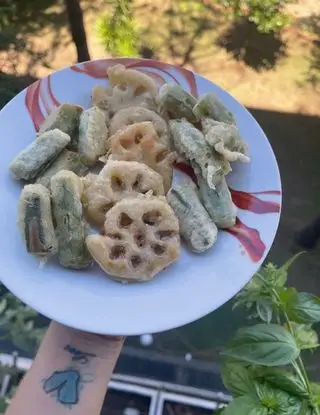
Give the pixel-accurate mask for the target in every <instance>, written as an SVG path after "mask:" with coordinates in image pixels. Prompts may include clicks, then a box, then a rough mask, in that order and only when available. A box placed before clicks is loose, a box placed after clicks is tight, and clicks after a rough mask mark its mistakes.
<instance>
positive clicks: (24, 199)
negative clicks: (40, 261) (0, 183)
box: [17, 184, 58, 258]
mask: <svg viewBox="0 0 320 415" xmlns="http://www.w3.org/2000/svg"><path fill="white" fill-rule="evenodd" d="M17 222H18V226H19V229H20V233H21V235H22V238H23V240H24V243H25V246H26V249H27V251H28V252H29V253H30V254H32V255H37V256H39V257H42V258H46V257H49V256H51V255H53V254H55V253H56V252H57V246H58V244H57V239H56V237H55V232H54V227H53V222H52V212H51V200H50V192H49V190H48V189H46V188H45V187H44V186H42V185H41V184H29V185H27V186H25V187H24V189H23V190H22V193H21V195H20V199H19V210H18V221H17Z"/></svg>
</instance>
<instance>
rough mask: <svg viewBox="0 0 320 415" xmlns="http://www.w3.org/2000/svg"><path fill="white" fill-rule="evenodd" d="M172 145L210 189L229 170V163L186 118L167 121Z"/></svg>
mask: <svg viewBox="0 0 320 415" xmlns="http://www.w3.org/2000/svg"><path fill="white" fill-rule="evenodd" d="M169 125H170V130H171V133H172V139H173V143H174V146H175V148H176V150H177V152H178V153H179V155H181V156H183V157H184V158H185V159H186V160H188V161H189V162H190V164H191V165H192V167H193V168H194V171H195V173H196V174H197V176H202V177H203V178H204V180H205V181H206V182H207V184H208V186H209V187H210V188H211V189H214V188H215V185H216V184H217V183H218V182H219V181H220V180H221V178H222V177H224V176H226V175H227V174H228V173H229V172H230V171H231V166H230V163H229V162H228V161H227V160H225V159H224V158H223V157H222V156H221V155H220V154H218V153H217V152H216V151H215V150H214V149H213V148H212V147H211V146H210V145H209V143H208V142H207V141H206V140H205V138H204V135H203V134H202V132H201V131H199V130H198V129H197V128H195V127H194V126H193V125H192V124H190V123H189V122H188V121H186V120H171V121H170V122H169Z"/></svg>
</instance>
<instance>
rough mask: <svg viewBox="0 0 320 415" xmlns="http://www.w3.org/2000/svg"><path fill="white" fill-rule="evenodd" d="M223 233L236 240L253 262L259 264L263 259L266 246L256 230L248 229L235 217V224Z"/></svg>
mask: <svg viewBox="0 0 320 415" xmlns="http://www.w3.org/2000/svg"><path fill="white" fill-rule="evenodd" d="M225 232H228V233H230V234H231V235H233V236H235V237H236V238H237V239H238V241H239V242H240V243H241V244H242V246H243V247H244V249H245V250H246V251H247V252H248V255H249V257H250V258H251V260H252V261H253V262H259V261H260V259H261V258H262V257H263V254H264V251H265V250H266V246H265V244H264V242H263V241H262V240H261V237H260V233H259V232H258V231H257V229H254V228H250V227H249V226H247V225H245V224H244V223H243V222H241V220H240V219H239V218H238V217H237V219H236V224H235V225H234V226H233V227H232V228H229V229H225Z"/></svg>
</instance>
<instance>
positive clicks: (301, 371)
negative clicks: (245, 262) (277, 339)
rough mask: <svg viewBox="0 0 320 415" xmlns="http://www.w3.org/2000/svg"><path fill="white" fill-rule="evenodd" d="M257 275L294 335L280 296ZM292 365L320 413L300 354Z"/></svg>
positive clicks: (319, 412)
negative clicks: (276, 303)
mask: <svg viewBox="0 0 320 415" xmlns="http://www.w3.org/2000/svg"><path fill="white" fill-rule="evenodd" d="M257 276H258V277H259V278H260V279H261V280H262V281H263V282H264V283H265V284H266V286H267V287H268V288H269V289H270V292H271V293H272V295H273V296H274V298H276V300H277V302H278V307H279V308H280V310H281V312H282V314H283V317H284V319H285V322H286V324H287V327H288V330H289V332H290V333H291V335H292V336H293V337H294V330H293V327H292V324H291V321H290V319H289V317H288V314H287V311H286V309H285V307H284V306H283V305H282V303H281V298H280V297H279V294H278V292H277V291H276V290H275V289H274V288H273V287H272V285H271V284H270V283H269V282H268V281H267V280H266V279H265V278H263V276H262V275H261V274H259V273H257ZM292 366H293V367H294V369H295V371H296V372H297V375H298V376H299V377H300V378H301V380H302V381H303V383H304V384H305V386H306V388H307V390H308V393H309V398H310V404H311V405H312V407H313V410H314V413H315V415H320V409H319V407H318V405H317V404H316V403H315V398H314V394H313V392H312V389H311V384H310V381H309V377H308V374H307V371H306V368H305V366H304V363H303V361H302V359H301V356H300V355H299V357H298V358H297V359H296V360H295V361H294V362H292Z"/></svg>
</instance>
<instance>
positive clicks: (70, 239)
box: [51, 170, 92, 269]
mask: <svg viewBox="0 0 320 415" xmlns="http://www.w3.org/2000/svg"><path fill="white" fill-rule="evenodd" d="M82 186H83V185H82V182H81V179H80V178H79V177H78V176H77V175H76V174H75V173H73V172H71V171H67V170H62V171H60V172H59V173H57V174H56V175H55V176H53V177H52V179H51V193H52V202H53V214H54V219H55V221H56V234H57V238H58V243H59V261H60V264H61V265H62V266H64V267H66V268H73V269H81V268H86V267H88V266H89V265H90V263H91V261H92V258H91V255H90V254H89V251H88V249H87V247H86V243H85V240H86V237H87V236H88V225H87V223H86V222H85V220H84V218H83V212H82V204H81V194H82Z"/></svg>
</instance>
